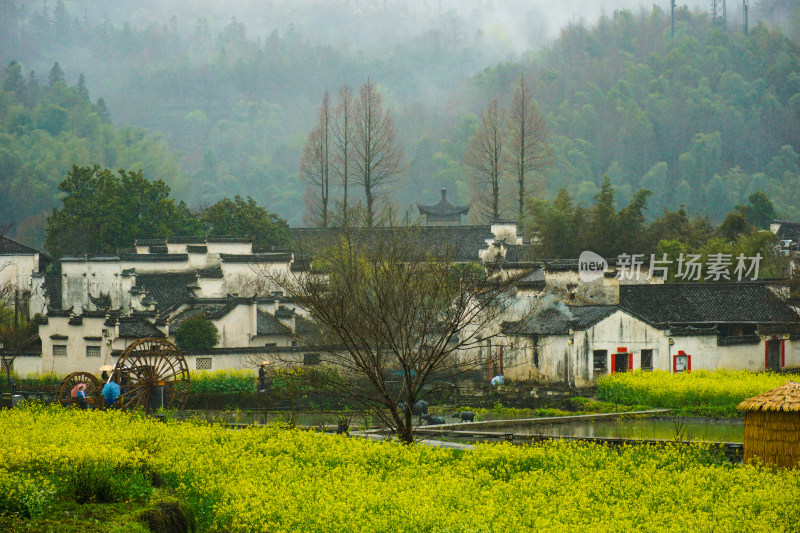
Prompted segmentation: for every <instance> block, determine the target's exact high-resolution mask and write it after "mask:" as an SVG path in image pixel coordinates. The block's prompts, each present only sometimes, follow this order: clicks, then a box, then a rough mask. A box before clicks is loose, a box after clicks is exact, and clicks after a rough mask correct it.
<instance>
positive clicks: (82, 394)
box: [75, 383, 87, 409]
mask: <svg viewBox="0 0 800 533" xmlns="http://www.w3.org/2000/svg"><path fill="white" fill-rule="evenodd" d="M76 389H78V390H77V391H76V393H75V397H76V398H77V400H78V407H80V408H81V409H86V407H87V402H86V384H85V383H79V384H78V385H77V386H76Z"/></svg>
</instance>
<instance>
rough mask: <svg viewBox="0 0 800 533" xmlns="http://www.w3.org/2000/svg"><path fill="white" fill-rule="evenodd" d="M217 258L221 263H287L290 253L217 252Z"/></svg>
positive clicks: (290, 258)
mask: <svg viewBox="0 0 800 533" xmlns="http://www.w3.org/2000/svg"><path fill="white" fill-rule="evenodd" d="M219 258H220V260H221V261H222V262H223V263H288V262H289V261H291V260H292V254H291V253H273V254H219Z"/></svg>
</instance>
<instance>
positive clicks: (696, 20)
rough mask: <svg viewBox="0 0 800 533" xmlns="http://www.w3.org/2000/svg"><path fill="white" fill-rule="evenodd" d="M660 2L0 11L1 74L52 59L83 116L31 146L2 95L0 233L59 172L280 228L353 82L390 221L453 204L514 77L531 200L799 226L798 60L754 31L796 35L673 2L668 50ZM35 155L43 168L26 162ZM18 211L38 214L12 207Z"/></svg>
mask: <svg viewBox="0 0 800 533" xmlns="http://www.w3.org/2000/svg"><path fill="white" fill-rule="evenodd" d="M773 3H776V4H780V3H779V2H773ZM784 3H785V2H784ZM495 4H502V6H497V5H495ZM664 4H665V5H664V6H662V7H652V8H651V7H647V8H640V7H639V6H638V5H637V3H635V2H633V1H620V2H615V3H611V2H609V3H597V2H588V1H584V2H577V1H576V2H565V3H562V5H563V7H558V8H553V7H551V6H549V5H547V4H546V3H545V2H522V1H519V0H515V1H512V2H502V3H491V2H489V3H487V2H481V1H478V0H475V1H469V2H455V1H445V0H443V1H441V2H437V1H425V0H418V1H412V2H402V1H399V0H387V1H385V2H368V1H355V0H353V1H346V0H342V1H334V2H321V1H320V2H304V3H303V2H289V1H274V2H255V1H247V0H240V1H235V2H221V1H212V0H205V1H198V2H192V3H189V4H188V5H187V4H186V3H178V2H163V1H146V2H128V1H121V2H114V3H113V4H109V3H107V2H100V1H98V0H90V1H81V2H77V1H65V2H58V3H47V4H38V3H37V4H30V3H27V2H19V1H14V0H2V1H0V11H1V14H2V16H0V60H2V61H3V65H4V68H5V66H7V65H9V63H10V62H11V61H12V60H16V61H18V62H19V63H20V65H21V73H22V76H23V77H25V78H26V80H27V81H28V82H30V77H31V76H30V72H31V71H35V72H36V78H37V79H38V80H39V82H41V84H42V85H45V84H46V82H47V78H48V72H49V71H50V69H51V67H52V65H53V63H55V62H56V61H58V62H59V64H60V66H61V68H62V69H63V72H64V81H65V82H66V85H67V86H71V87H74V86H76V85H77V84H78V76H79V74H84V76H85V81H84V87H85V88H86V90H87V91H88V93H89V94H88V97H89V103H90V104H91V105H90V106H89V107H86V106H84V107H82V108H81V107H80V106H78V107H70V105H71V104H69V103H68V102H65V101H63V100H64V98H63V95H61V97H62V99H61V100H59V101H58V102H55V101H52V102H51V103H52V105H55V106H57V107H60V108H63V109H65V110H66V113H67V115H68V116H69V117H70V120H68V121H67V122H65V125H64V126H63V127H58V128H55V129H53V126H52V124H49V127H50V131H48V128H47V126H48V124H46V121H44V119H43V118H41V117H42V115H43V113H44V111H41V110H40V109H39V108H38V107H37V106H40V105H41V103H42V102H41V101H38V102H36V104H35V105H28V109H29V111H30V115H31V117H33V118H31V120H30V122H29V123H28V122H25V121H24V120H23V121H22V122H21V123H20V122H19V120H21V119H20V118H19V117H20V116H23V115H24V113H23V112H22V111H21V110H20V109H18V107H22V108H24V107H25V104H23V103H21V102H16V101H12V100H11V99H10V98H9V97H6V98H5V100H4V103H3V104H2V105H0V125H2V132H3V133H4V134H5V135H6V136H5V137H4V139H5V141H4V143H3V147H2V149H0V219H3V221H14V222H16V224H17V226H18V227H21V228H22V230H24V231H23V233H24V234H25V235H26V236H28V237H31V236H36V235H38V234H39V233H40V232H41V230H42V228H43V220H44V214H45V213H47V212H48V211H49V208H50V207H52V206H53V205H56V204H57V201H58V200H57V199H58V191H57V189H56V188H55V186H56V185H57V183H58V181H59V180H60V179H61V178H63V176H64V174H65V172H66V170H67V169H68V168H69V165H71V164H72V162H77V163H79V164H90V163H98V164H101V165H105V166H110V167H112V168H114V167H117V166H120V165H122V164H124V165H130V166H134V167H137V168H142V169H143V170H144V171H145V174H146V175H149V176H151V177H159V178H162V179H164V180H165V181H166V182H167V183H168V184H169V185H170V186H171V187H172V189H173V193H174V194H175V195H176V196H177V197H179V198H182V199H186V200H187V201H188V202H189V203H190V204H193V205H202V204H205V205H207V204H210V203H213V202H216V201H217V200H219V199H220V198H222V197H226V196H227V197H230V196H233V195H234V194H240V195H242V196H246V195H250V196H253V197H254V198H255V199H256V200H257V201H258V202H259V203H260V204H262V205H264V206H266V207H267V208H268V209H270V210H271V211H273V212H276V213H277V214H279V215H281V216H283V217H285V218H287V219H288V220H289V222H290V224H292V225H299V224H301V218H302V212H303V194H304V190H303V186H302V184H300V183H299V181H298V166H299V161H300V156H301V152H302V148H303V144H304V142H305V138H306V136H307V135H308V132H309V131H310V129H311V127H312V126H313V123H314V120H315V116H316V113H317V107H318V105H319V101H320V99H321V96H322V93H323V92H324V90H325V89H326V88H328V89H329V90H331V92H335V91H336V90H337V89H338V87H339V86H340V85H342V84H344V83H347V84H349V85H351V86H352V87H354V88H357V87H358V86H359V85H360V84H361V83H363V82H364V81H365V80H366V79H367V78H369V79H371V80H372V81H373V82H374V83H376V84H377V85H378V87H379V91H380V92H381V94H382V95H383V96H384V99H385V102H386V104H387V105H388V107H389V108H390V109H391V110H392V114H393V116H394V118H395V122H396V125H397V132H398V137H399V138H400V140H401V142H402V144H403V145H404V147H405V154H406V163H407V165H408V168H407V170H406V172H405V173H404V175H403V177H402V179H401V180H400V181H399V182H398V184H397V191H396V194H394V195H393V197H394V199H395V200H396V202H397V204H398V208H399V209H401V210H402V209H405V208H406V207H407V206H409V205H412V203H413V202H414V201H421V202H431V203H432V202H434V201H435V200H436V199H437V197H438V189H439V188H440V187H447V188H449V189H450V190H451V191H452V193H451V196H452V199H453V200H454V201H467V200H469V198H470V195H471V189H470V183H469V179H468V177H467V172H466V168H465V167H464V165H463V155H464V151H465V149H466V145H467V143H468V140H469V138H470V136H471V135H472V134H473V133H474V130H475V126H476V123H477V116H478V115H479V114H480V113H481V112H482V111H483V109H484V107H485V105H486V103H487V102H488V101H489V100H490V99H491V98H492V97H493V96H497V97H498V98H499V99H500V100H501V102H503V103H506V104H507V103H508V101H510V97H511V93H512V86H513V83H514V82H515V81H516V79H517V78H518V77H519V75H520V74H523V73H524V74H525V75H526V76H527V77H528V79H529V80H531V81H532V85H533V92H534V98H535V99H536V101H537V104H538V105H539V107H540V110H541V111H542V112H543V113H544V114H545V116H546V118H547V123H548V129H549V131H550V142H551V144H552V147H553V159H552V164H551V165H550V167H549V168H548V170H547V171H546V176H543V179H545V180H546V184H547V187H546V190H547V194H548V196H549V197H552V196H554V195H555V193H556V192H557V190H558V189H559V188H560V187H566V188H567V189H568V190H569V191H570V193H571V194H572V195H573V197H574V198H575V199H576V200H577V201H579V202H583V203H585V204H588V203H591V202H592V197H593V195H594V194H596V192H597V187H598V185H599V184H600V181H601V180H602V176H603V175H604V174H609V176H610V177H611V178H612V182H613V183H614V185H615V187H616V188H617V191H618V198H619V201H620V202H625V201H626V199H627V197H628V196H629V195H631V194H632V193H633V192H634V191H635V190H637V189H638V188H640V187H647V188H650V189H651V190H653V192H654V195H653V197H652V199H651V201H650V206H651V209H650V210H651V212H652V213H654V214H656V215H657V214H658V213H659V212H660V210H661V209H662V208H664V207H668V208H675V207H677V206H678V205H680V204H684V205H686V206H687V207H689V208H690V210H691V211H693V212H698V213H702V214H707V215H709V216H710V217H711V218H712V220H718V219H719V217H720V216H721V215H723V214H724V213H725V212H727V211H728V210H729V209H730V208H732V207H733V206H734V205H735V204H736V203H743V202H742V199H743V198H746V196H747V195H748V194H750V193H752V192H753V191H754V190H764V191H765V192H767V193H768V194H769V195H770V196H771V197H772V198H773V199H774V201H775V202H776V205H777V207H778V209H779V212H780V213H781V214H782V215H785V216H788V217H798V216H800V211H799V210H798V209H799V208H800V198H798V194H800V193H796V192H794V191H795V190H800V187H797V186H796V185H797V184H798V181H800V179H798V168H797V159H798V158H797V152H799V151H800V147H798V133H799V132H800V127H798V120H799V119H798V113H799V112H800V87H797V86H796V85H797V83H796V79H800V78H798V77H799V76H800V59H799V56H798V47H797V43H796V42H795V41H794V40H792V39H790V38H789V37H787V36H786V34H785V33H783V32H781V31H780V30H777V29H775V28H773V27H771V26H768V25H766V24H762V25H760V26H759V25H757V24H756V22H755V20H756V18H761V16H763V17H764V18H767V17H771V18H772V19H773V20H774V19H775V18H776V17H777V18H778V19H779V21H780V22H782V23H783V27H784V30H785V32H788V34H789V35H794V29H793V28H796V23H795V22H796V17H794V16H790V15H791V10H788V11H787V10H786V9H784V10H783V11H780V10H777V11H776V9H778V8H777V7H775V6H770V5H769V4H770V3H769V2H762V3H759V4H758V6H756V7H758V8H759V9H760V10H761V11H760V15H759V16H756V15H758V14H759V9H755V7H754V15H753V18H752V21H751V30H752V31H751V34H750V36H748V37H744V36H743V35H742V34H741V29H740V25H739V22H738V17H739V6H738V5H737V6H736V8H735V9H734V8H733V7H732V8H731V9H730V10H729V24H728V31H727V32H725V31H722V29H721V28H719V27H716V26H714V25H713V24H711V22H710V21H709V17H708V16H707V15H706V14H705V13H704V12H702V11H700V9H706V7H707V6H706V5H705V4H706V2H700V1H698V2H691V3H689V5H688V6H683V7H681V8H680V9H679V10H678V15H677V26H676V36H675V39H672V38H670V36H669V13H668V11H667V10H668V3H667V2H664ZM789 4H790V7H791V5H793V4H792V3H791V2H790V3H789ZM778 7H781V6H778ZM619 8H627V9H630V11H615V10H617V9H619ZM767 8H770V9H767ZM782 13H783V14H785V15H783V14H782ZM7 79H8V74H7V72H6V74H5V75H4V76H3V81H5V80H7ZM52 97H53V98H55V96H52ZM100 97H102V98H103V99H104V104H105V106H106V108H107V110H108V112H110V123H111V124H112V125H113V129H114V131H115V133H113V134H112V133H109V131H111V130H106V129H105V126H104V127H102V128H100V127H98V129H95V130H93V132H92V133H91V134H89V133H87V132H86V131H81V130H80V128H79V127H77V125H76V124H75V123H76V122H80V121H79V120H78V117H84V118H85V117H86V116H90V115H91V114H93V113H94V114H97V100H98V98H100ZM29 104H33V102H29ZM15 106H17V107H15ZM12 108H13V109H12ZM37 109H39V110H38V111H37ZM81 109H82V110H81ZM12 110H13V113H12V112H11V111H12ZM37 113H38V115H37ZM37 116H38V117H39V119H36V117H37ZM9 117H12V118H13V117H16V118H14V120H16V121H17V122H15V123H14V124H12V123H11V121H10V119H9ZM20 124H22V125H20ZM129 126H132V127H133V129H131V128H130V127H129ZM138 127H140V128H143V129H142V130H139V129H136V128H138ZM125 128H128V129H125ZM101 130H102V131H105V133H104V134H103V135H99V134H98V133H97V131H101ZM112 136H113V137H115V138H116V140H115V141H113V142H112V141H111V140H110V139H111V137H112ZM131 143H138V146H139V148H133V145H132V144H131ZM117 144H118V145H119V146H118V148H115V149H114V150H111V149H109V146H115V145H117ZM34 146H35V147H38V148H37V149H34V148H33V147H34ZM145 146H146V148H145ZM42 151H44V152H48V153H53V154H57V156H56V155H53V156H52V157H50V156H48V157H45V158H41V157H40V160H39V162H37V163H36V164H35V165H32V164H30V163H26V161H28V160H30V159H31V158H34V157H37V156H36V153H37V152H39V153H41V152H42ZM112 152H113V153H114V154H116V155H113V154H112ZM120 156H122V157H120ZM170 160H172V162H170ZM34 167H35V170H34ZM20 195H23V196H24V197H26V198H27V197H30V198H34V197H37V199H36V201H31V202H29V203H27V204H23V205H20V203H19V202H18V201H17V200H16V198H19V197H20ZM4 197H5V199H4ZM712 199H713V201H712ZM12 204H13V205H12ZM3 211H4V213H3Z"/></svg>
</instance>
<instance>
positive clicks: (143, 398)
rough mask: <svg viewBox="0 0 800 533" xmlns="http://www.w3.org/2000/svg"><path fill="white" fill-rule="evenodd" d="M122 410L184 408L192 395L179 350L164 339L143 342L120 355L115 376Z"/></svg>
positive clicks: (185, 366)
mask: <svg viewBox="0 0 800 533" xmlns="http://www.w3.org/2000/svg"><path fill="white" fill-rule="evenodd" d="M112 378H113V379H114V381H116V382H117V383H118V384H119V386H120V389H121V393H122V396H121V398H122V399H121V402H122V407H123V408H126V409H136V408H143V409H144V410H146V411H152V410H155V409H158V408H161V407H163V408H166V409H181V408H183V407H184V405H185V404H186V397H187V396H188V394H189V367H188V365H187V364H186V360H185V359H184V358H183V355H182V354H181V352H180V350H178V348H177V347H176V346H175V345H174V344H172V343H171V342H169V341H167V340H164V339H141V340H139V341H136V342H134V343H133V344H131V345H130V346H128V347H127V348H126V349H125V351H123V352H122V355H120V357H119V360H118V361H117V365H116V366H115V367H114V372H113V375H112Z"/></svg>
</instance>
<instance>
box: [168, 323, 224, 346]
mask: <svg viewBox="0 0 800 533" xmlns="http://www.w3.org/2000/svg"><path fill="white" fill-rule="evenodd" d="M175 342H176V343H177V344H178V347H179V348H180V349H182V350H196V351H206V350H210V349H211V348H213V347H214V346H216V345H217V343H218V342H219V332H218V331H217V327H216V326H215V325H214V324H213V323H212V322H211V321H210V320H208V319H207V318H206V317H204V316H200V315H198V316H193V317H192V318H189V319H186V320H184V321H183V323H182V324H181V325H180V326H178V331H176V332H175Z"/></svg>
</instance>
